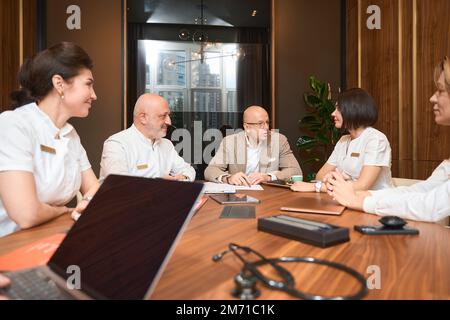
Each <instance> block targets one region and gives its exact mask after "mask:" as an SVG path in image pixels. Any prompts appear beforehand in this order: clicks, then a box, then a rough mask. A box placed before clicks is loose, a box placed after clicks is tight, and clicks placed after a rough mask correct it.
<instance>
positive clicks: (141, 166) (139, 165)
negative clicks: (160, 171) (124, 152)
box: [137, 164, 148, 170]
mask: <svg viewBox="0 0 450 320" xmlns="http://www.w3.org/2000/svg"><path fill="white" fill-rule="evenodd" d="M137 169H138V170H145V169H148V164H138V166H137Z"/></svg>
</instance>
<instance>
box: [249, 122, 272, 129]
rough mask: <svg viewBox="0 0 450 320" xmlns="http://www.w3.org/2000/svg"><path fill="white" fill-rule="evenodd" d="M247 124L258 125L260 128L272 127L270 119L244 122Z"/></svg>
mask: <svg viewBox="0 0 450 320" xmlns="http://www.w3.org/2000/svg"><path fill="white" fill-rule="evenodd" d="M244 123H246V124H249V125H251V126H258V127H259V128H261V129H262V128H264V126H267V127H270V123H269V121H260V122H244Z"/></svg>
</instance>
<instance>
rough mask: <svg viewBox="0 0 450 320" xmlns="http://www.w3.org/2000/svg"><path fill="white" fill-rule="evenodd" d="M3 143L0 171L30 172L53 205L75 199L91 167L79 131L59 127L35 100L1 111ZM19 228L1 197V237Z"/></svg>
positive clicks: (42, 196)
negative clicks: (85, 173) (82, 174)
mask: <svg viewBox="0 0 450 320" xmlns="http://www.w3.org/2000/svg"><path fill="white" fill-rule="evenodd" d="M0 146H1V147H0V172H4V171H27V172H31V173H32V174H33V176H34V179H35V183H36V192H37V197H38V199H39V201H40V202H42V203H46V204H49V205H53V206H62V205H65V204H67V203H68V202H69V201H70V200H72V199H73V197H74V196H75V195H76V193H77V191H78V190H79V189H80V186H81V173H82V171H85V170H88V169H89V168H91V165H90V163H89V160H88V158H87V155H86V151H85V150H84V148H83V146H82V145H81V142H80V137H79V136H78V134H77V132H76V130H75V129H74V128H73V127H72V126H71V125H70V124H68V123H66V124H65V125H64V127H63V128H61V129H58V128H57V127H56V126H55V125H54V123H53V122H52V121H51V119H50V118H49V117H48V115H47V114H46V113H44V112H43V111H42V110H41V109H39V107H38V106H37V105H36V104H35V103H30V104H27V105H25V106H22V107H20V108H17V109H15V110H14V111H5V112H3V113H2V114H0ZM23 200H24V201H27V199H23ZM18 229H19V227H18V225H17V224H16V223H15V222H14V221H13V220H11V219H10V217H9V216H8V213H7V212H6V210H5V208H4V206H3V203H2V201H1V199H0V237H1V236H5V235H7V234H9V233H12V232H14V231H16V230H18Z"/></svg>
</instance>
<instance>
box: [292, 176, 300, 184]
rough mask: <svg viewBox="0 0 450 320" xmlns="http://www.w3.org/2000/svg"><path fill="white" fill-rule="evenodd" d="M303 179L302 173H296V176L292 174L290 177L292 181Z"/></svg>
mask: <svg viewBox="0 0 450 320" xmlns="http://www.w3.org/2000/svg"><path fill="white" fill-rule="evenodd" d="M300 181H303V176H302V175H297V176H292V177H291V182H292V183H296V182H300Z"/></svg>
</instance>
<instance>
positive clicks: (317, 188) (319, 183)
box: [314, 180, 322, 192]
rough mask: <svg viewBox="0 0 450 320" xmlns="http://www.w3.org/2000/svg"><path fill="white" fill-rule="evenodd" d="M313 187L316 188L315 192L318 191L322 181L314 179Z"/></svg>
mask: <svg viewBox="0 0 450 320" xmlns="http://www.w3.org/2000/svg"><path fill="white" fill-rule="evenodd" d="M314 188H315V189H316V192H320V190H321V189H322V181H320V180H319V181H316V183H315V184H314Z"/></svg>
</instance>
